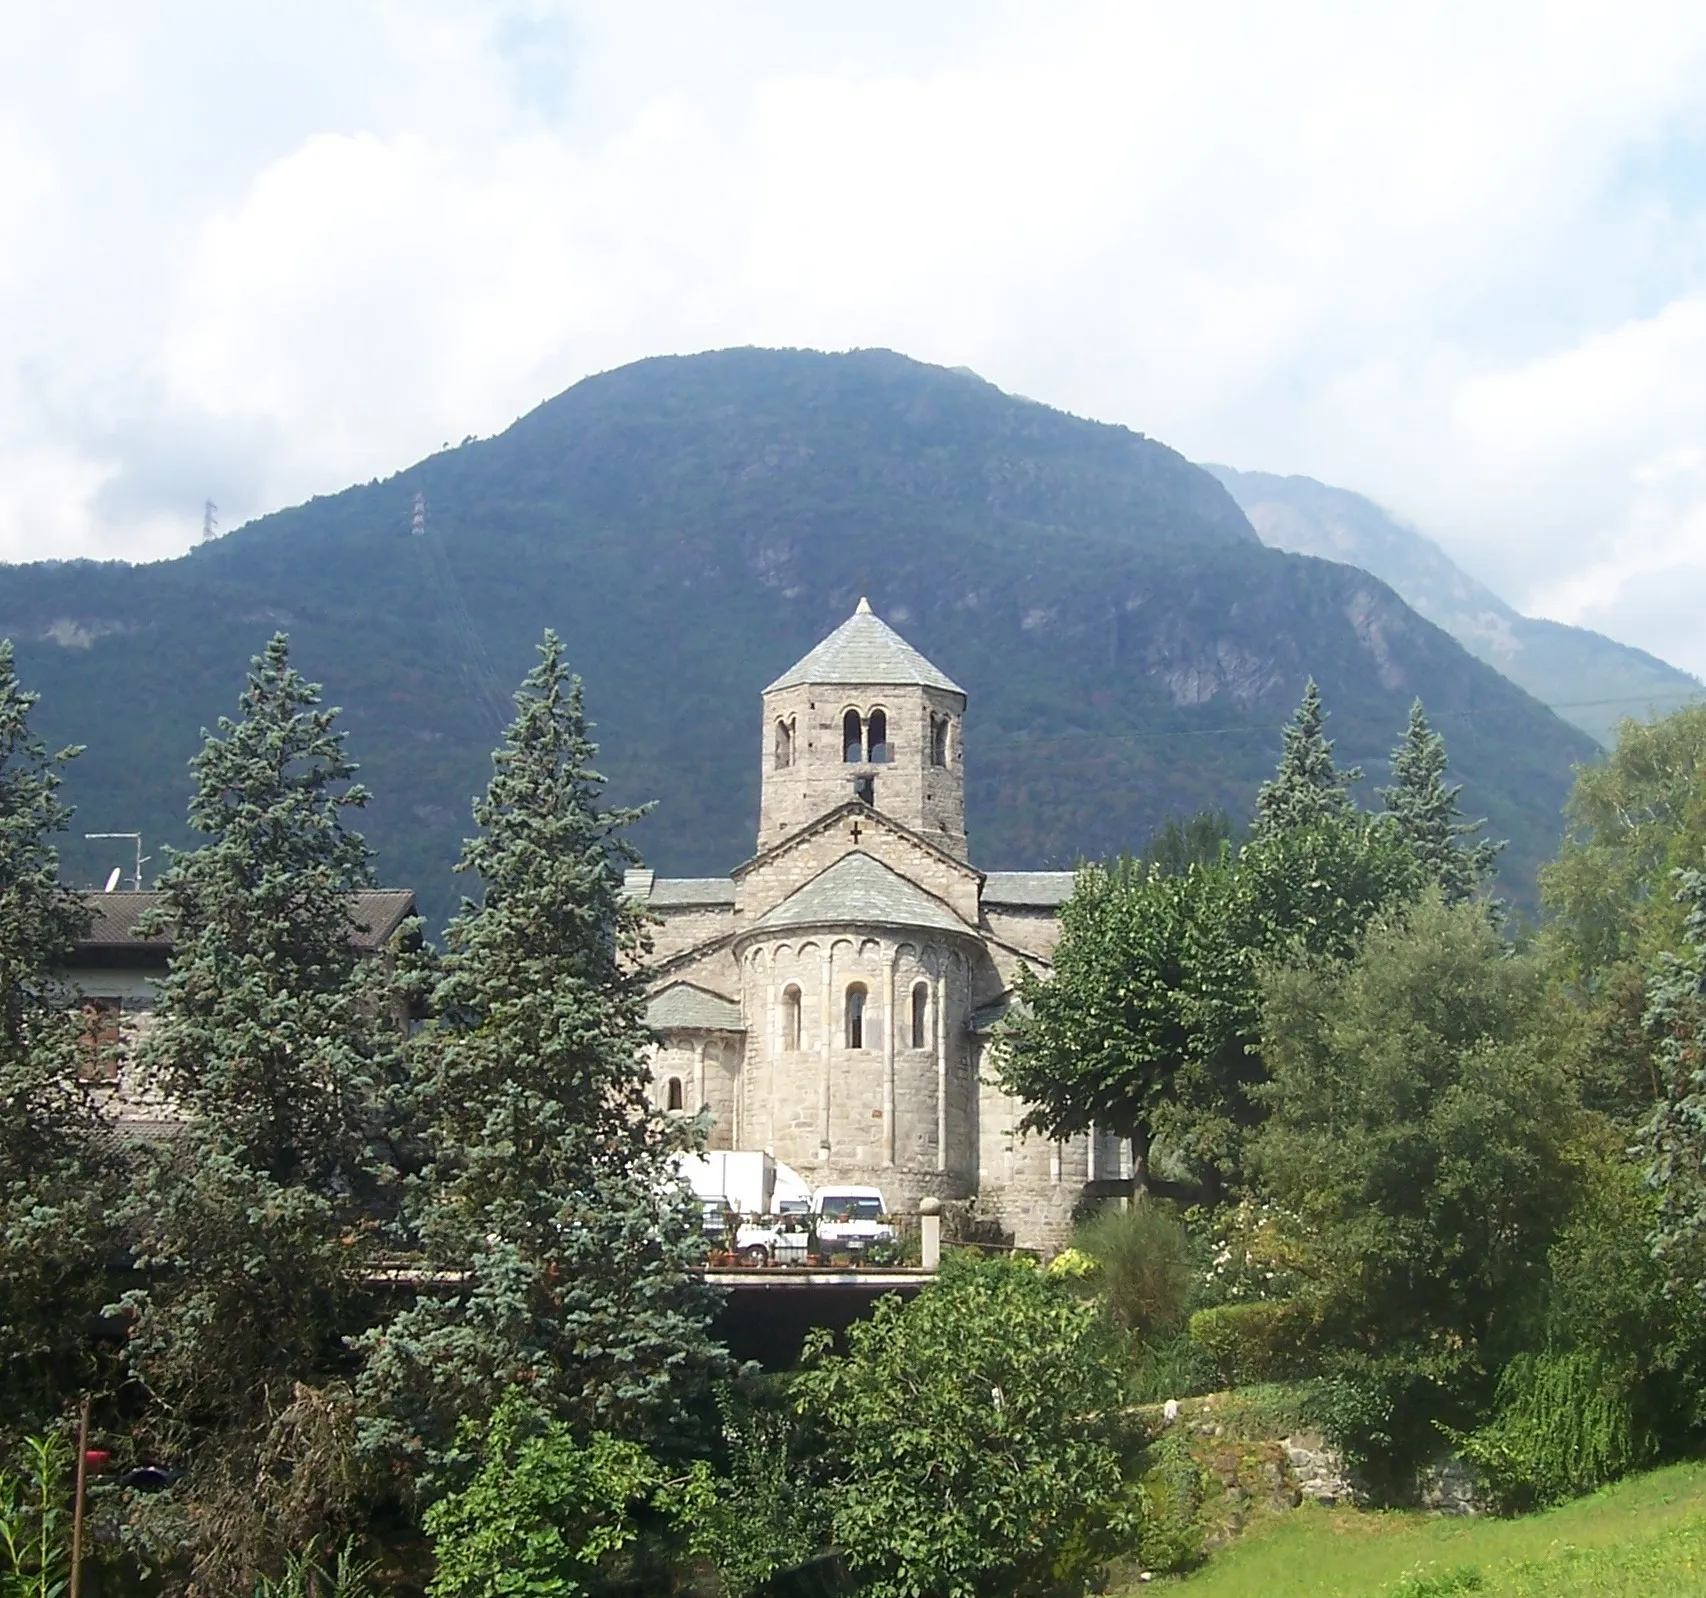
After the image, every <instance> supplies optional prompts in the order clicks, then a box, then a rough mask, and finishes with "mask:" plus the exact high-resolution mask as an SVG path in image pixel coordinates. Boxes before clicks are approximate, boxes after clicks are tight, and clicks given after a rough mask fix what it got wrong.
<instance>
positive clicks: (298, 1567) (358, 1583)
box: [254, 1538, 378, 1598]
mask: <svg viewBox="0 0 1706 1598" xmlns="http://www.w3.org/2000/svg"><path fill="white" fill-rule="evenodd" d="M377 1568H378V1567H377V1566H376V1565H375V1564H374V1563H373V1562H372V1561H371V1560H365V1559H362V1558H361V1557H360V1556H359V1555H358V1553H357V1551H356V1545H355V1539H354V1538H349V1539H347V1540H346V1541H345V1542H344V1543H343V1544H342V1545H341V1546H340V1547H339V1548H338V1550H337V1552H336V1553H335V1554H333V1556H332V1563H331V1565H330V1567H328V1566H326V1565H325V1564H323V1563H322V1562H321V1561H320V1560H319V1559H318V1558H316V1557H315V1555H314V1553H313V1551H312V1550H309V1551H306V1552H297V1553H293V1554H291V1555H289V1556H288V1557H287V1558H286V1560H285V1562H284V1568H283V1569H282V1570H281V1571H280V1572H279V1574H278V1575H277V1576H261V1577H259V1578H257V1580H256V1582H255V1591H254V1598H372V1592H373V1588H372V1586H371V1584H370V1582H369V1578H370V1577H371V1576H372V1575H373V1573H374V1571H375V1570H376V1569H377Z"/></svg>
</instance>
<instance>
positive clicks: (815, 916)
mask: <svg viewBox="0 0 1706 1598" xmlns="http://www.w3.org/2000/svg"><path fill="white" fill-rule="evenodd" d="M842 921H845V922H851V923H853V924H854V925H856V926H878V927H925V928H931V929H934V930H935V931H939V932H970V931H971V928H969V927H968V926H967V925H966V924H965V922H963V921H962V920H960V918H959V917H958V916H956V915H955V914H954V913H953V911H951V910H950V909H949V908H948V907H947V906H946V905H945V904H943V903H942V902H941V901H940V900H939V899H932V898H931V897H930V895H929V894H927V893H925V892H924V890H923V889H922V888H917V887H914V886H913V885H912V883H910V882H908V881H907V880H906V878H905V877H903V876H900V875H899V874H898V873H896V872H893V871H891V870H890V869H889V868H888V867H887V866H885V865H884V864H883V863H882V861H880V860H878V859H876V858H874V857H873V856H871V855H868V854H866V853H865V852H864V850H862V849H858V850H855V851H854V852H853V853H852V854H845V855H843V856H842V857H841V858H840V859H839V860H837V861H836V862H835V864H834V865H832V866H831V867H830V868H829V869H828V870H827V871H824V872H822V873H820V874H819V875H818V876H815V877H813V878H812V880H811V881H810V882H808V883H807V884H806V885H805V886H804V887H803V888H796V889H795V890H794V892H792V893H791V894H789V895H788V897H787V898H786V899H784V900H783V901H782V902H781V903H780V904H779V905H777V906H776V907H775V908H774V909H771V910H768V911H766V912H765V913H764V914H763V915H762V916H760V917H759V918H758V920H757V921H756V922H755V923H754V929H755V930H756V929H758V928H762V929H763V930H764V931H766V932H771V931H775V930H776V929H778V928H781V927H809V926H822V925H824V924H826V923H833V922H842Z"/></svg>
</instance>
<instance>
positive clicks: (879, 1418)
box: [795, 1256, 1132, 1598]
mask: <svg viewBox="0 0 1706 1598" xmlns="http://www.w3.org/2000/svg"><path fill="white" fill-rule="evenodd" d="M829 1350H830V1341H829V1338H828V1336H827V1335H826V1334H814V1338H813V1340H812V1342H811V1343H810V1344H808V1352H807V1359H806V1369H805V1370H804V1371H803V1372H802V1373H801V1375H800V1376H799V1377H798V1378H797V1379H796V1386H795V1393H796V1396H797V1400H798V1403H799V1406H800V1409H801V1411H802V1413H803V1414H804V1415H806V1416H807V1417H808V1418H809V1419H810V1420H811V1421H812V1422H813V1423H814V1424H815V1425H817V1426H818V1427H819V1428H821V1431H822V1434H823V1437H824V1441H825V1444H826V1447H827V1450H828V1453H829V1456H830V1458H831V1460H832V1462H833V1463H832V1465H831V1476H832V1479H831V1482H830V1484H829V1487H828V1489H827V1491H828V1497H829V1504H830V1516H831V1520H832V1524H833V1529H834V1533H835V1541H836V1543H837V1545H838V1546H839V1547H840V1548H841V1549H842V1550H843V1552H844V1553H845V1555H846V1558H847V1561H848V1563H849V1565H851V1566H852V1568H853V1570H854V1572H855V1574H856V1575H857V1576H858V1577H859V1578H860V1580H861V1581H862V1583H863V1586H862V1588H861V1590H862V1591H864V1592H867V1593H869V1594H871V1595H872V1598H915V1595H919V1594H926V1593H928V1594H941V1595H944V1598H948V1595H956V1598H969V1595H972V1594H979V1595H983V1594H988V1595H991V1598H993V1595H996V1594H1003V1595H1004V1594H1014V1595H1039V1594H1052V1593H1057V1592H1062V1593H1064V1592H1071V1591H1077V1590H1081V1589H1082V1586H1083V1584H1084V1582H1085V1580H1086V1579H1087V1578H1088V1576H1089V1575H1090V1573H1091V1572H1092V1571H1093V1570H1094V1569H1095V1567H1096V1566H1097V1565H1098V1564H1099V1563H1100V1562H1101V1561H1102V1560H1103V1559H1104V1558H1105V1557H1106V1556H1107V1554H1108V1552H1109V1551H1110V1550H1111V1549H1112V1548H1113V1547H1114V1546H1115V1545H1116V1544H1117V1543H1118V1541H1119V1540H1120V1538H1121V1537H1123V1536H1125V1535H1126V1534H1127V1533H1128V1531H1129V1530H1130V1529H1131V1522H1132V1506H1131V1504H1130V1501H1129V1498H1128V1494H1127V1492H1126V1488H1125V1484H1124V1481H1123V1479H1122V1473H1121V1465H1120V1458H1119V1455H1118V1453H1117V1452H1116V1450H1115V1448H1114V1447H1113V1446H1112V1443H1111V1442H1110V1440H1109V1427H1110V1425H1111V1423H1112V1419H1113V1411H1114V1410H1115V1408H1116V1406H1117V1405H1118V1404H1119V1402H1120V1399H1121V1397H1122V1369H1123V1366H1124V1362H1125V1360H1124V1351H1123V1349H1122V1348H1121V1347H1120V1345H1119V1343H1118V1341H1117V1340H1116V1339H1114V1338H1113V1337H1112V1335H1111V1333H1110V1332H1109V1331H1108V1329H1107V1327H1106V1322H1105V1321H1104V1320H1103V1319H1102V1318H1101V1317H1100V1316H1098V1314H1097V1313H1096V1311H1095V1310H1094V1308H1093V1307H1092V1306H1090V1305H1088V1304H1085V1303H1083V1302H1081V1301H1079V1300H1078V1299H1076V1298H1075V1297H1074V1296H1072V1295H1071V1294H1070V1293H1068V1292H1067V1291H1066V1290H1064V1289H1063V1288H1061V1287H1059V1286H1056V1285H1055V1284H1053V1283H1051V1282H1050V1281H1049V1280H1047V1279H1046V1278H1045V1277H1044V1276H1043V1275H1042V1274H1041V1273H1039V1272H1038V1271H1037V1270H1035V1269H1034V1268H1033V1267H1032V1266H1030V1265H1029V1264H1027V1263H1026V1262H1024V1261H1021V1260H1009V1259H992V1260H973V1259H970V1258H967V1257H964V1256H950V1257H949V1258H948V1259H947V1260H946V1261H944V1265H943V1270H942V1274H941V1276H940V1278H939V1279H938V1280H937V1281H936V1282H934V1283H932V1284H931V1285H930V1286H927V1287H925V1288H924V1289H923V1290H922V1291H921V1292H920V1293H919V1295H918V1296H917V1298H915V1299H914V1300H913V1301H912V1302H911V1303H910V1304H903V1303H902V1302H900V1301H899V1300H898V1299H894V1298H888V1299H884V1300H882V1301H880V1302H879V1303H878V1305H877V1307H876V1309H875V1311H874V1313H873V1314H872V1316H871V1318H870V1319H869V1320H865V1321H859V1322H856V1323H855V1324H854V1325H853V1326H851V1327H850V1328H849V1329H848V1332H847V1352H846V1353H845V1354H844V1355H835V1354H832V1353H831V1352H830V1351H829Z"/></svg>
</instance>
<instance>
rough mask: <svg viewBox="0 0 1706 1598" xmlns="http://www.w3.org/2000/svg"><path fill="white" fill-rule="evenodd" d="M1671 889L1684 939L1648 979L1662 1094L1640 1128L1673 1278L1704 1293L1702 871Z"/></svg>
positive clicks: (1705, 910) (1705, 889) (1705, 921)
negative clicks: (1681, 909) (1681, 907)
mask: <svg viewBox="0 0 1706 1598" xmlns="http://www.w3.org/2000/svg"><path fill="white" fill-rule="evenodd" d="M1676 897H1677V898H1678V899H1679V900H1681V901H1682V902H1683V903H1684V904H1686V905H1687V907H1688V920H1687V922H1686V924H1685V926H1684V929H1683V937H1684V939H1685V940H1686V943H1685V949H1684V952H1683V953H1682V954H1681V955H1664V956H1662V957H1661V958H1660V961H1659V964H1658V968H1657V969H1656V970H1655V971H1654V973H1653V975H1652V978H1651V980H1650V981H1649V982H1648V984H1647V994H1648V999H1649V1001H1650V1002H1649V1005H1648V1009H1647V1026H1648V1030H1649V1031H1650V1033H1651V1034H1652V1035H1653V1036H1654V1038H1655V1039H1656V1041H1657V1049H1656V1053H1657V1060H1658V1064H1659V1068H1660V1072H1661V1081H1662V1084H1663V1095H1662V1097H1661V1098H1660V1099H1659V1102H1658V1103H1657V1105H1655V1106H1654V1109H1653V1113H1652V1116H1651V1118H1650V1119H1649V1120H1648V1122H1647V1124H1646V1126H1645V1127H1644V1128H1643V1129H1642V1134H1643V1140H1644V1142H1645V1144H1646V1146H1647V1149H1648V1151H1649V1153H1650V1156H1651V1164H1650V1167H1649V1170H1648V1179H1649V1180H1650V1181H1651V1182H1652V1184H1653V1185H1654V1187H1656V1188H1657V1189H1658V1191H1659V1193H1660V1194H1661V1196H1662V1200H1663V1202H1662V1206H1661V1210H1660V1216H1659V1226H1658V1228H1657V1229H1656V1235H1657V1240H1658V1243H1659V1246H1660V1247H1661V1248H1662V1249H1663V1251H1664V1253H1665V1254H1666V1256H1667V1257H1668V1259H1669V1260H1670V1261H1671V1265H1672V1273H1671V1274H1672V1280H1673V1283H1674V1284H1675V1285H1677V1286H1679V1287H1682V1288H1683V1289H1684V1290H1685V1291H1691V1292H1692V1293H1693V1294H1694V1295H1695V1296H1696V1297H1697V1298H1700V1299H1706V1275H1703V1274H1702V1258H1703V1254H1706V872H1700V871H1685V872H1683V873H1681V888H1680V890H1679V891H1678V893H1677V895H1676Z"/></svg>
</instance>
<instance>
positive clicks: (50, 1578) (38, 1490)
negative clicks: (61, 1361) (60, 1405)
mask: <svg viewBox="0 0 1706 1598" xmlns="http://www.w3.org/2000/svg"><path fill="white" fill-rule="evenodd" d="M22 1453H23V1458H24V1465H23V1469H22V1470H19V1471H11V1470H5V1469H0V1593H4V1594H5V1595H6V1598H59V1595H60V1594H62V1593H63V1592H64V1591H65V1582H66V1580H67V1578H68V1574H69V1572H70V1569H71V1550H70V1545H69V1543H68V1542H67V1534H68V1532H69V1530H70V1524H71V1516H70V1514H69V1513H68V1511H67V1508H66V1503H65V1486H64V1484H65V1478H66V1475H67V1473H68V1472H69V1470H70V1468H71V1449H70V1447H69V1446H68V1445H67V1444H66V1442H65V1439H64V1438H62V1437H59V1436H53V1435H50V1436H46V1437H26V1438H25V1439H24V1443H23V1449H22Z"/></svg>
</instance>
